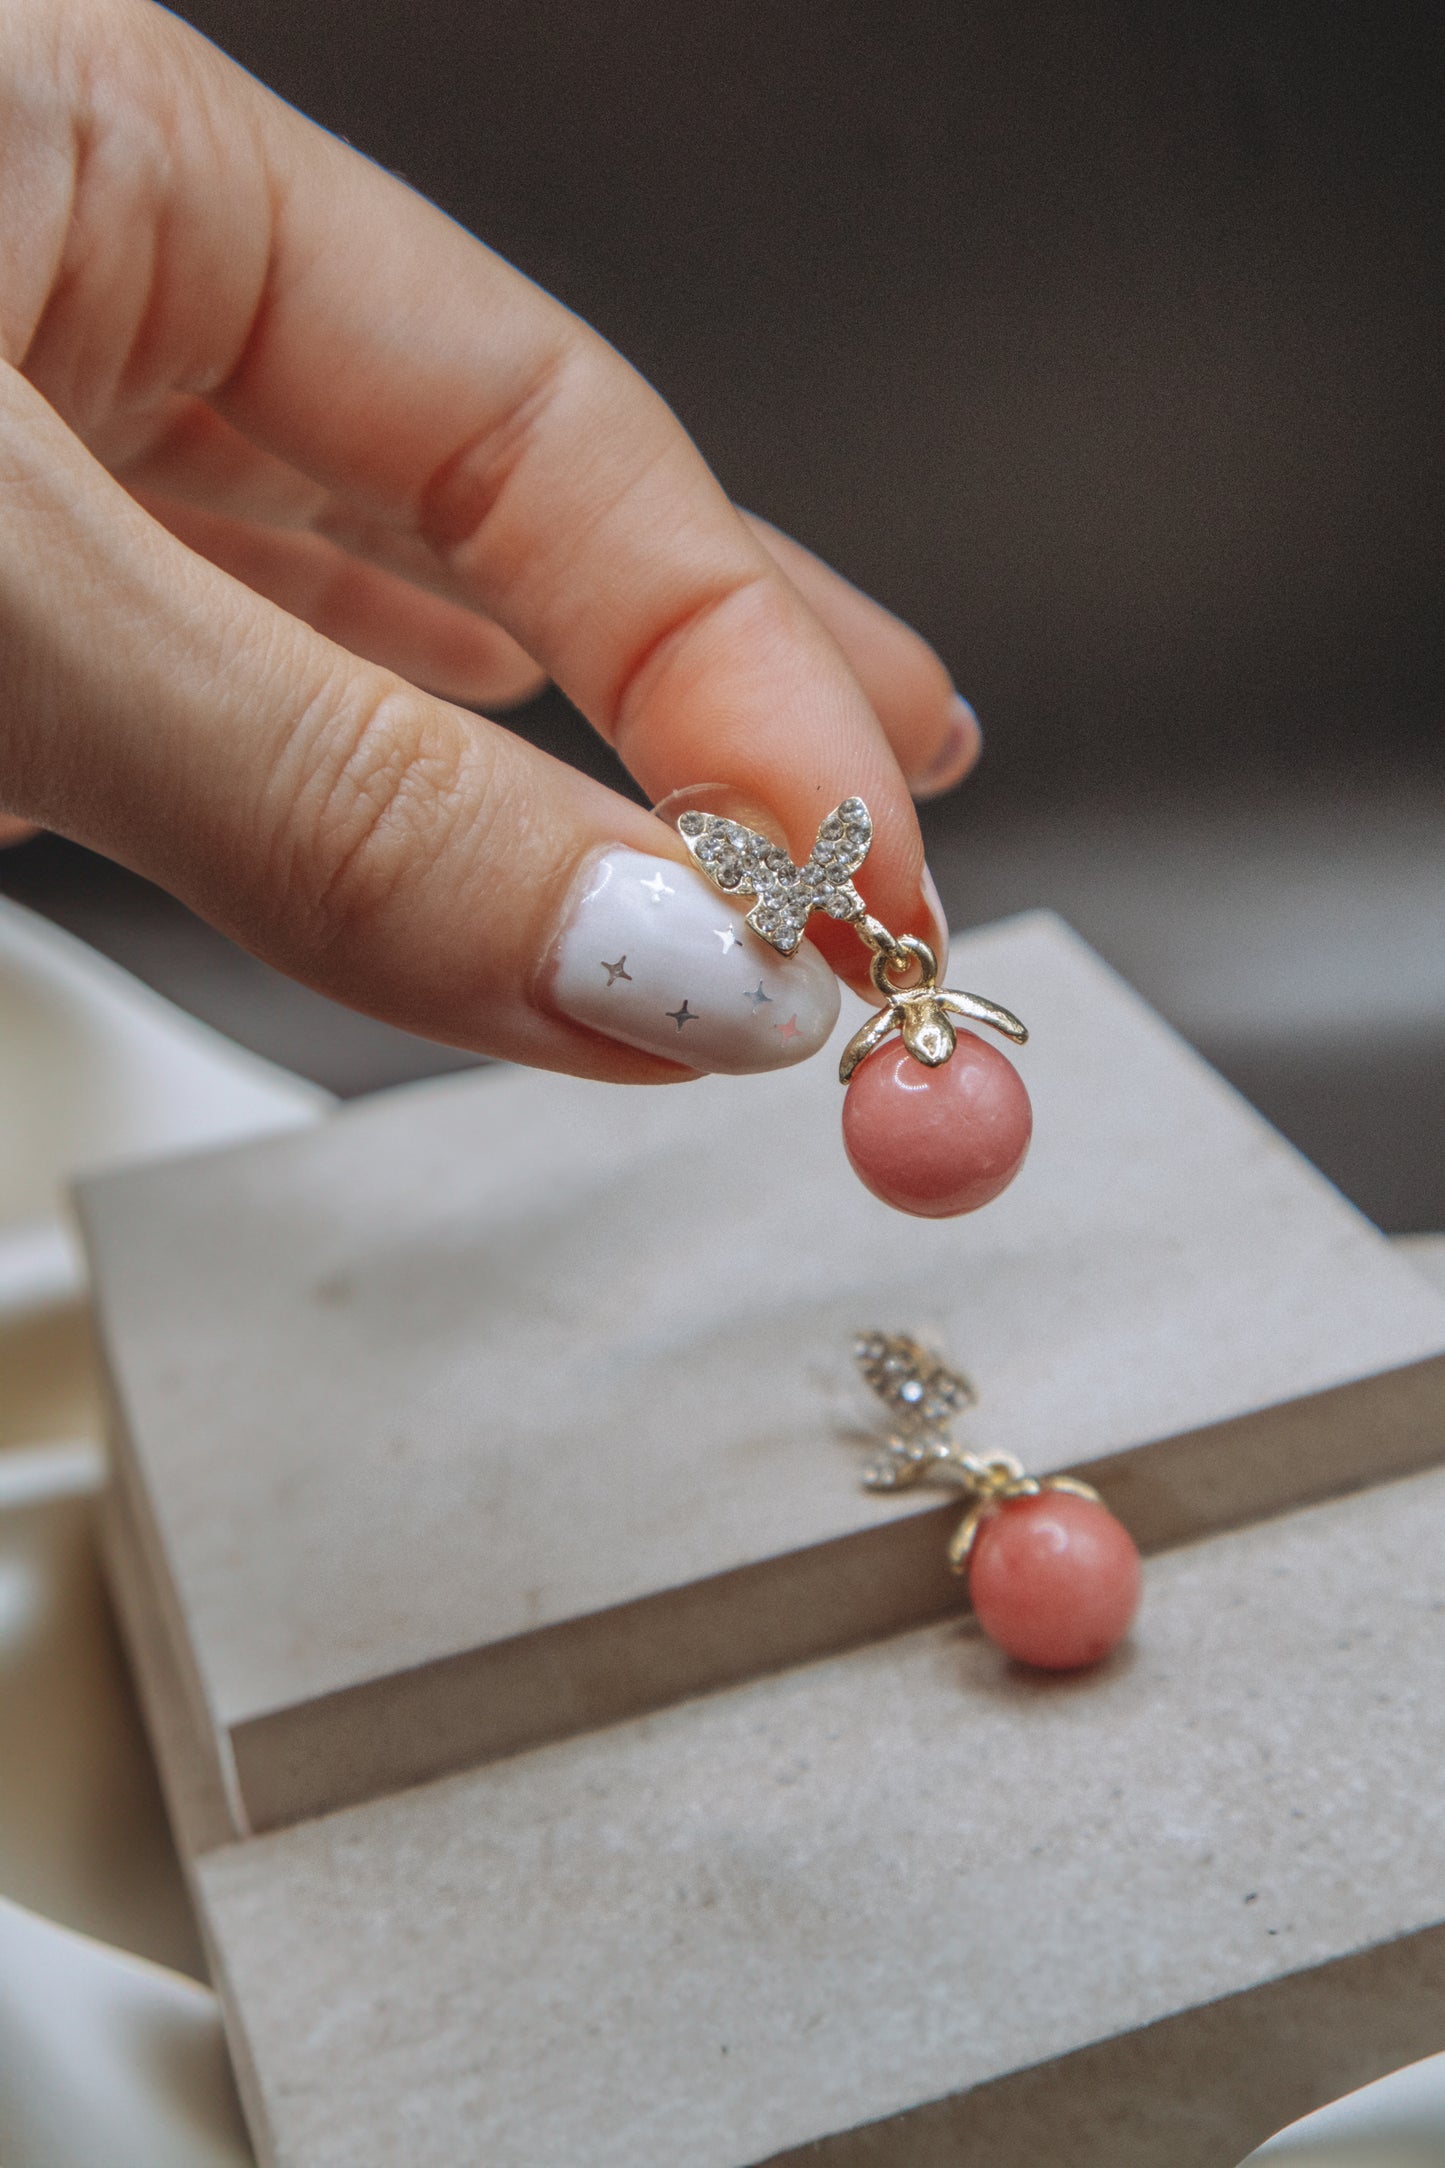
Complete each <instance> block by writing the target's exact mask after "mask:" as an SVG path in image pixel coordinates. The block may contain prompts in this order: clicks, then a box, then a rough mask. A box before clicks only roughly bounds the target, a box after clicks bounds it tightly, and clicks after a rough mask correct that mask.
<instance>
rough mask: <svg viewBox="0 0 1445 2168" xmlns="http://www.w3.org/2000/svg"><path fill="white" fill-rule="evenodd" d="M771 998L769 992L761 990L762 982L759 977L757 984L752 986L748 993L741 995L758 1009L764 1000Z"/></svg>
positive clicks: (769, 1000)
mask: <svg viewBox="0 0 1445 2168" xmlns="http://www.w3.org/2000/svg"><path fill="white" fill-rule="evenodd" d="M772 998H773V997H772V995H771V994H765V993H764V992H763V982H762V980H761V979H759V980H758V983H757V985H756V986H755V987H754V988H753V990H752V992H751V993H750V994H744V995H743V999H744V1001H750V1002H751V1003H752V1005H753V1007H754V1008H755V1009H760V1008H761V1007H762V1005H763V1003H764V1002H765V1001H767V1002H771V1000H772Z"/></svg>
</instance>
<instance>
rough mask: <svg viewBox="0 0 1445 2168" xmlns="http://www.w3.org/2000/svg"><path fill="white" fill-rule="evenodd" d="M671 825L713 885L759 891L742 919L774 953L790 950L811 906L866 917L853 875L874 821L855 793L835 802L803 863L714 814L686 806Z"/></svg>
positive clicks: (743, 891)
mask: <svg viewBox="0 0 1445 2168" xmlns="http://www.w3.org/2000/svg"><path fill="white" fill-rule="evenodd" d="M677 832H678V834H679V835H680V836H681V837H682V840H683V842H684V843H685V844H686V845H687V848H688V851H689V852H690V853H691V855H692V858H693V860H694V861H695V863H696V864H697V865H698V866H699V867H700V868H701V869H702V871H703V872H704V873H705V874H706V875H707V877H708V879H709V880H710V881H711V882H712V883H713V885H714V887H716V888H720V889H722V890H724V891H725V892H726V893H727V894H730V895H737V896H754V897H756V898H757V901H756V902H755V903H754V905H753V908H752V909H751V911H749V913H748V924H749V925H750V926H751V927H752V929H753V931H754V933H759V934H761V935H762V937H763V939H764V940H765V941H767V942H769V943H770V944H771V946H772V947H773V948H775V949H776V950H777V951H778V954H779V955H780V956H791V955H793V954H794V953H795V951H796V949H797V946H798V943H799V942H800V941H801V940H802V938H803V932H804V929H805V927H806V926H807V923H808V920H809V919H810V918H811V917H812V915H813V913H814V912H815V911H826V912H827V914H828V916H829V918H841V919H851V920H854V921H856V920H859V919H862V918H865V917H866V916H867V912H868V907H867V905H866V904H865V903H864V901H863V898H862V897H861V896H860V895H859V893H858V891H857V889H856V888H855V887H854V886H853V881H852V876H853V875H854V874H855V873H856V872H857V871H858V868H859V867H860V866H861V865H862V863H863V861H864V859H865V858H866V857H867V856H868V847H869V845H870V844H871V843H872V841H873V822H872V819H871V818H870V816H869V812H868V808H867V806H866V805H864V803H863V800H862V799H861V798H845V799H844V800H843V803H842V804H841V805H840V806H837V807H835V808H834V810H833V811H832V812H831V813H830V814H829V815H828V818H827V819H826V820H825V821H824V823H823V825H822V827H821V828H820V829H819V830H818V837H817V841H816V842H815V843H814V845H813V848H812V850H811V851H810V852H809V853H808V861H807V864H806V865H802V866H795V865H794V864H793V861H792V859H791V858H790V857H789V856H788V854H787V852H786V851H785V850H784V849H783V848H782V846H781V844H777V843H771V842H769V840H768V838H767V837H766V836H762V835H759V834H758V832H757V830H756V829H754V828H744V826H743V825H742V823H741V821H730V820H724V819H723V817H722V816H721V814H718V813H684V814H683V816H682V818H681V819H680V820H679V822H678V824H677Z"/></svg>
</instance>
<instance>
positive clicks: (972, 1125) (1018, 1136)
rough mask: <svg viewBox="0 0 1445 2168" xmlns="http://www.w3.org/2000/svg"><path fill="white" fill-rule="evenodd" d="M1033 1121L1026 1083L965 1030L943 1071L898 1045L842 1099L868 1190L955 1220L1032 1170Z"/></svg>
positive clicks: (871, 1059) (857, 1169)
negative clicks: (1027, 1159) (1028, 1157)
mask: <svg viewBox="0 0 1445 2168" xmlns="http://www.w3.org/2000/svg"><path fill="white" fill-rule="evenodd" d="M1033 1128H1034V1118H1033V1111H1032V1109H1031V1108H1030V1106H1029V1095H1028V1093H1027V1092H1026V1091H1025V1090H1024V1084H1023V1078H1022V1077H1021V1076H1020V1075H1019V1073H1018V1071H1017V1069H1015V1067H1014V1066H1013V1063H1012V1062H1010V1061H1008V1060H1006V1059H1005V1057H1004V1056H1003V1055H1002V1054H1000V1053H999V1051H998V1049H997V1048H996V1047H992V1046H990V1045H989V1044H988V1042H987V1041H986V1040H984V1039H980V1038H978V1037H977V1036H976V1034H975V1033H973V1032H971V1031H961V1032H960V1033H959V1035H958V1045H957V1047H956V1048H955V1049H954V1052H953V1054H952V1055H951V1056H950V1058H949V1059H948V1060H947V1061H946V1062H943V1063H942V1064H941V1065H940V1066H939V1067H938V1068H937V1069H929V1068H926V1067H925V1066H924V1064H923V1063H922V1062H921V1061H916V1060H915V1059H914V1057H913V1055H912V1054H910V1053H909V1052H908V1049H907V1048H906V1047H903V1046H899V1045H897V1044H892V1045H888V1046H880V1047H879V1048H878V1050H877V1052H876V1053H874V1054H870V1055H869V1056H868V1059H867V1060H866V1061H864V1062H860V1063H859V1065H858V1067H857V1068H856V1069H855V1070H854V1071H853V1074H852V1076H851V1077H850V1078H849V1080H848V1091H847V1095H846V1097H845V1099H844V1101H843V1146H844V1149H845V1151H846V1152H847V1154H848V1159H849V1163H850V1164H851V1166H852V1169H853V1172H854V1173H855V1174H856V1175H857V1177H858V1179H859V1181H860V1182H861V1183H862V1184H863V1185H864V1187H865V1188H866V1189H871V1190H872V1192H873V1194H874V1196H875V1197H881V1198H882V1199H883V1202H884V1203H885V1204H891V1205H893V1206H895V1207H896V1208H897V1210H898V1211H900V1212H914V1213H917V1214H918V1216H919V1217H920V1218H921V1219H952V1218H953V1217H954V1216H955V1214H957V1213H959V1212H976V1211H977V1210H978V1208H979V1206H980V1205H982V1204H989V1203H991V1202H992V1200H993V1199H994V1198H995V1197H997V1196H998V1194H999V1192H1000V1191H1001V1190H1005V1189H1007V1188H1008V1185H1009V1183H1010V1182H1011V1181H1012V1180H1013V1178H1014V1176H1015V1175H1016V1174H1017V1173H1018V1171H1019V1168H1020V1167H1021V1166H1022V1165H1023V1163H1024V1156H1025V1154H1026V1153H1027V1151H1028V1148H1029V1138H1030V1137H1031V1136H1032V1135H1033Z"/></svg>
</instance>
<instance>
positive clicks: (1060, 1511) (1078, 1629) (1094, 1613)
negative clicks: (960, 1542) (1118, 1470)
mask: <svg viewBox="0 0 1445 2168" xmlns="http://www.w3.org/2000/svg"><path fill="white" fill-rule="evenodd" d="M1140 1578H1141V1574H1140V1565H1139V1553H1138V1551H1137V1550H1136V1549H1135V1547H1134V1539H1133V1537H1132V1536H1131V1535H1130V1534H1129V1531H1128V1529H1127V1528H1125V1527H1124V1526H1123V1524H1122V1523H1121V1522H1119V1521H1116V1520H1115V1518H1114V1516H1113V1514H1112V1513H1111V1512H1110V1511H1109V1509H1108V1507H1107V1506H1102V1505H1099V1504H1097V1503H1096V1502H1095V1501H1094V1500H1093V1499H1091V1498H1076V1497H1073V1496H1071V1495H1070V1493H1069V1492H1068V1491H1040V1492H1039V1494H1038V1496H1037V1497H1034V1498H1015V1499H1013V1500H1011V1501H1010V1503H1009V1504H1008V1505H1004V1506H1000V1507H999V1508H998V1509H997V1511H996V1512H994V1513H991V1514H990V1515H989V1517H988V1518H987V1519H986V1520H985V1521H984V1523H983V1525H982V1527H981V1528H980V1529H979V1532H978V1535H977V1536H976V1537H975V1539H974V1546H973V1554H972V1556H971V1558H970V1560H969V1568H968V1592H969V1595H970V1596H971V1597H972V1599H973V1608H974V1612H975V1614H976V1616H977V1618H978V1622H979V1625H980V1626H981V1627H982V1628H983V1630H984V1632H985V1633H986V1634H987V1635H988V1637H989V1639H990V1641H996V1642H997V1643H998V1645H999V1647H1000V1648H1001V1649H1006V1650H1007V1651H1008V1653H1009V1655H1010V1656H1016V1657H1017V1658H1018V1659H1019V1661H1020V1663H1024V1664H1038V1665H1039V1666H1040V1667H1041V1668H1042V1669H1043V1670H1045V1671H1077V1670H1079V1669H1080V1668H1081V1667H1082V1666H1083V1665H1084V1664H1096V1663H1097V1662H1098V1661H1099V1659H1100V1657H1101V1656H1107V1655H1108V1653H1109V1651H1110V1649H1113V1648H1117V1647H1118V1645H1119V1643H1120V1642H1121V1641H1122V1640H1123V1638H1124V1636H1125V1634H1126V1633H1127V1632H1128V1631H1129V1628H1130V1626H1131V1625H1132V1624H1133V1622H1134V1614H1135V1612H1136V1611H1137V1610H1138V1608H1139V1592H1140Z"/></svg>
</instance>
